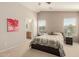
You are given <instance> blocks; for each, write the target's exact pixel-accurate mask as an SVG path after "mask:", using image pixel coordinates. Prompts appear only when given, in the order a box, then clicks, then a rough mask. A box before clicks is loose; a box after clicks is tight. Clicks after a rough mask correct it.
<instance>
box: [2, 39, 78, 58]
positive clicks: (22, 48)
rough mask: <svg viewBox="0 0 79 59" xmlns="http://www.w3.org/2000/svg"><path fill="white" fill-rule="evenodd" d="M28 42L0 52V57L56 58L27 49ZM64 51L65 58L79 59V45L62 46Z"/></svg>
mask: <svg viewBox="0 0 79 59" xmlns="http://www.w3.org/2000/svg"><path fill="white" fill-rule="evenodd" d="M29 44H30V40H29V39H27V40H26V41H25V42H23V43H22V44H20V45H19V46H18V47H15V48H12V49H9V50H5V51H0V56H1V57H57V56H55V55H53V54H49V53H46V52H42V51H39V50H36V49H31V48H29ZM64 51H65V54H66V57H79V44H78V43H74V44H73V45H66V44H64Z"/></svg>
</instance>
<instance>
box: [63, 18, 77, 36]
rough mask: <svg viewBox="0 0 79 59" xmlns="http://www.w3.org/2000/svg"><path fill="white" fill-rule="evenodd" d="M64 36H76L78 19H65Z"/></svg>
mask: <svg viewBox="0 0 79 59" xmlns="http://www.w3.org/2000/svg"><path fill="white" fill-rule="evenodd" d="M64 34H65V36H71V37H72V36H75V34H76V19H75V18H65V19H64Z"/></svg>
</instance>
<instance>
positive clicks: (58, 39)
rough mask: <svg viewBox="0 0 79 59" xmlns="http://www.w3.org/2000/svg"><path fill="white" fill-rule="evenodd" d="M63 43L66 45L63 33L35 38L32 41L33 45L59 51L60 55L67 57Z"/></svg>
mask: <svg viewBox="0 0 79 59" xmlns="http://www.w3.org/2000/svg"><path fill="white" fill-rule="evenodd" d="M63 43H64V39H63V36H62V34H61V33H58V34H57V35H48V34H44V35H42V36H37V37H35V38H34V39H33V40H32V41H31V44H40V45H44V46H49V47H53V48H56V49H59V52H60V55H61V56H65V53H64V50H63Z"/></svg>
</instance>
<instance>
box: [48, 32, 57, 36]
mask: <svg viewBox="0 0 79 59" xmlns="http://www.w3.org/2000/svg"><path fill="white" fill-rule="evenodd" d="M49 35H57V34H56V33H54V32H51V33H50V34H49Z"/></svg>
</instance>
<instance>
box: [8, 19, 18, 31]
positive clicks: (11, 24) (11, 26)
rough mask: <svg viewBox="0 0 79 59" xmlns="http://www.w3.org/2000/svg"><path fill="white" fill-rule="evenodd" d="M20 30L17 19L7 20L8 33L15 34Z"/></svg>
mask: <svg viewBox="0 0 79 59" xmlns="http://www.w3.org/2000/svg"><path fill="white" fill-rule="evenodd" d="M18 30H19V21H18V20H17V19H15V18H7V31H8V32H15V31H18Z"/></svg>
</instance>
